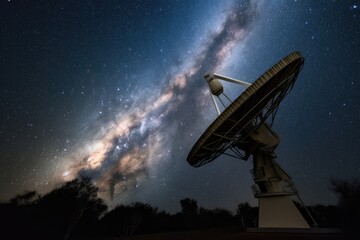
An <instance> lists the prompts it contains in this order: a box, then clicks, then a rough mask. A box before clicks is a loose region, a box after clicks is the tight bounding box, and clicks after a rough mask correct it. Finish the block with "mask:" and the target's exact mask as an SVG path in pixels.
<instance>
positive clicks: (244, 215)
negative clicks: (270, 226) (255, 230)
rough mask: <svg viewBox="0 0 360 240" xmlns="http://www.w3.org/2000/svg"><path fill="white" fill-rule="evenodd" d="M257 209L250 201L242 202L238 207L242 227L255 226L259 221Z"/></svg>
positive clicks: (238, 218) (237, 212) (238, 219)
mask: <svg viewBox="0 0 360 240" xmlns="http://www.w3.org/2000/svg"><path fill="white" fill-rule="evenodd" d="M256 210H257V209H254V208H253V207H251V206H250V204H249V203H248V202H244V203H240V204H239V205H238V207H237V209H236V219H237V221H238V222H239V223H240V225H241V227H253V226H255V225H256V221H257V211H256Z"/></svg>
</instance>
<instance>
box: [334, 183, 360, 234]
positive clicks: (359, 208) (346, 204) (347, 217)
mask: <svg viewBox="0 0 360 240" xmlns="http://www.w3.org/2000/svg"><path fill="white" fill-rule="evenodd" d="M331 184H332V190H334V191H335V192H336V193H337V194H338V195H339V203H338V206H339V213H340V220H341V227H342V229H343V231H344V233H345V234H346V235H347V238H348V239H350V238H353V239H357V237H359V235H360V204H359V203H360V180H359V179H355V180H352V181H345V180H332V181H331Z"/></svg>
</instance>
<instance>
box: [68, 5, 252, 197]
mask: <svg viewBox="0 0 360 240" xmlns="http://www.w3.org/2000/svg"><path fill="white" fill-rule="evenodd" d="M256 8H257V6H256V5H255V4H254V3H252V2H247V3H243V4H240V3H237V4H234V5H233V6H232V7H231V8H230V9H229V10H227V11H226V12H225V13H224V15H225V16H224V20H223V22H222V23H220V25H219V27H218V29H217V30H216V31H211V32H210V33H209V34H208V37H207V38H206V39H205V42H204V47H203V48H202V49H197V50H196V51H194V55H193V56H191V58H190V59H188V61H190V62H192V63H191V64H190V66H186V67H185V68H184V69H183V70H181V71H179V72H177V73H175V74H174V75H172V76H170V77H169V79H167V80H166V81H165V84H164V86H162V87H160V90H159V93H158V94H156V95H155V96H154V94H153V92H150V91H149V90H148V89H145V90H142V91H139V92H138V93H137V94H136V95H138V96H140V97H137V99H136V100H134V101H135V102H134V103H133V104H132V106H131V108H130V109H128V110H126V111H121V112H120V113H119V114H118V116H119V117H118V118H117V119H115V120H114V121H111V122H109V123H108V124H106V125H105V126H102V130H101V131H100V132H98V133H97V134H96V135H95V136H96V138H95V139H93V140H90V141H89V142H88V143H86V145H85V146H84V147H82V148H81V149H79V150H77V151H76V152H75V153H73V154H72V156H71V158H72V159H71V162H70V163H69V165H68V166H66V169H65V170H64V171H63V172H62V176H63V180H70V179H73V178H74V177H76V176H78V175H87V176H91V177H92V178H93V179H94V181H95V183H96V184H97V185H98V186H99V187H100V189H101V190H102V191H104V192H106V191H109V193H110V196H111V198H113V195H114V193H116V194H121V193H122V192H124V191H126V190H131V189H133V188H134V187H137V186H139V185H140V184H141V182H142V181H144V179H146V175H147V173H148V171H150V169H151V168H156V165H157V164H159V162H161V161H166V159H167V158H169V155H168V154H167V152H169V151H171V148H172V146H178V145H179V144H180V143H178V142H177V141H176V140H173V139H171V138H172V135H180V136H181V134H182V133H181V131H179V130H178V129H180V128H179V127H178V126H175V125H176V124H179V123H182V122H183V123H185V124H188V123H187V122H186V119H182V121H181V118H182V117H181V115H184V114H182V113H177V109H179V108H183V106H179V105H184V104H191V103H192V102H195V103H196V104H197V106H193V108H192V109H191V110H190V111H191V112H188V113H187V114H188V115H191V119H192V121H196V120H195V119H198V120H199V119H201V118H202V114H201V108H203V107H204V106H199V104H200V105H204V104H206V101H205V103H204V98H206V100H208V92H207V91H206V90H205V87H204V85H205V84H203V83H204V82H201V81H202V75H203V74H204V73H205V71H206V69H207V70H212V71H216V70H217V69H218V68H219V67H221V66H222V64H223V62H224V60H225V59H226V58H227V57H228V56H229V55H230V54H231V52H232V50H233V49H234V48H235V47H236V46H237V45H239V44H241V42H243V41H244V39H245V38H246V36H247V34H248V32H249V30H250V28H251V25H252V24H253V21H254V18H256V15H257V9H256ZM145 96H150V97H145ZM206 107H208V106H206ZM198 109H200V111H199V110H198ZM174 115H175V116H174ZM175 119H176V120H175ZM170 128H173V129H176V130H175V131H176V132H175V133H173V132H172V131H171V130H169V129H170ZM181 139H182V141H184V140H185V139H184V138H181ZM169 143H171V144H169ZM184 161H185V159H184Z"/></svg>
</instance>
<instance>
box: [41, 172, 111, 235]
mask: <svg viewBox="0 0 360 240" xmlns="http://www.w3.org/2000/svg"><path fill="white" fill-rule="evenodd" d="M97 194H98V188H97V187H95V186H94V184H92V182H91V179H90V178H87V177H80V178H76V179H74V180H72V181H70V182H67V183H65V184H64V185H63V186H61V187H60V188H57V189H54V190H53V191H51V192H50V193H48V194H46V195H45V196H43V197H42V198H41V199H40V200H39V203H38V205H39V209H40V218H41V220H42V223H43V224H44V225H47V226H48V227H49V230H50V232H52V233H57V235H58V236H63V239H68V238H69V237H70V234H71V233H72V231H73V230H74V227H75V226H76V224H77V223H78V222H79V221H80V219H81V218H83V217H84V216H86V217H87V218H92V219H93V220H94V219H96V220H97V219H98V218H99V216H100V215H101V214H102V213H103V212H104V211H106V209H107V206H106V205H105V204H104V202H103V200H102V199H100V198H99V197H98V196H97ZM88 220H89V219H88Z"/></svg>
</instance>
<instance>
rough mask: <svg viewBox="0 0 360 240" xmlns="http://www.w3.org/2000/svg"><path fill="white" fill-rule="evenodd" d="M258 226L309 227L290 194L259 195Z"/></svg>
mask: <svg viewBox="0 0 360 240" xmlns="http://www.w3.org/2000/svg"><path fill="white" fill-rule="evenodd" d="M259 228H310V226H309V224H308V223H307V222H306V220H305V219H304V217H303V216H302V215H301V213H300V212H299V210H298V209H297V207H296V206H295V205H294V203H293V202H292V200H291V198H290V196H286V195H285V196H269V197H268V196H267V197H259Z"/></svg>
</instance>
